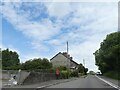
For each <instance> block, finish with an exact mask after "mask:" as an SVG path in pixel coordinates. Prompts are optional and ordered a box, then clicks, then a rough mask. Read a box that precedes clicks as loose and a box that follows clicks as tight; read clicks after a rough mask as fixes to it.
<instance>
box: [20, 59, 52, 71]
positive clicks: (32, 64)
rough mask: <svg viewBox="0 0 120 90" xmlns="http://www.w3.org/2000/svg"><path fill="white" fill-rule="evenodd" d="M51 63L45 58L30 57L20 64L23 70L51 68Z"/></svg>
mask: <svg viewBox="0 0 120 90" xmlns="http://www.w3.org/2000/svg"><path fill="white" fill-rule="evenodd" d="M51 68H52V63H50V62H49V61H48V60H47V59H46V58H43V59H41V58H38V59H33V60H32V59H31V60H28V61H26V62H25V63H23V64H22V69H23V70H37V69H51Z"/></svg>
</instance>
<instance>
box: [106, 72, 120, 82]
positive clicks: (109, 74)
mask: <svg viewBox="0 0 120 90" xmlns="http://www.w3.org/2000/svg"><path fill="white" fill-rule="evenodd" d="M119 75H120V73H118V72H115V71H110V72H107V73H105V74H104V76H106V77H109V78H113V79H117V80H120V77H119Z"/></svg>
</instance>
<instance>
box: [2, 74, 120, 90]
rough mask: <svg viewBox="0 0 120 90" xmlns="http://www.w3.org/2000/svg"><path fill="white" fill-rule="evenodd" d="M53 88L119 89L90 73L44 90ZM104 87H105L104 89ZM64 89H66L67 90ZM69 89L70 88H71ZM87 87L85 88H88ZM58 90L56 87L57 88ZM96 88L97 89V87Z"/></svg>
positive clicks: (10, 89) (39, 89) (20, 89)
mask: <svg viewBox="0 0 120 90" xmlns="http://www.w3.org/2000/svg"><path fill="white" fill-rule="evenodd" d="M48 88H49V89H50V88H52V89H51V90H53V88H66V89H67V88H69V89H70V88H71V89H72V88H86V89H90V88H91V89H92V90H93V89H94V88H101V89H99V90H118V89H115V88H113V87H112V86H110V85H108V84H107V83H105V82H103V81H102V80H100V79H98V78H97V77H96V76H94V75H88V76H87V77H86V78H83V77H81V78H78V79H76V80H72V81H69V82H64V83H60V84H56V85H51V86H49V87H46V88H43V89H42V90H49V89H48ZM103 88H104V89H103ZM66 89H64V90H66ZM69 89H68V90H69ZM86 89H85V90H86ZM91 89H90V90H91ZM2 90H41V88H38V87H35V88H14V89H13V88H9V89H8V88H4V89H2ZM55 90H56V89H55ZM95 90H96V89H95Z"/></svg>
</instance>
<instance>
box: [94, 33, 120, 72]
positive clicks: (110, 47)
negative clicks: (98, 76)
mask: <svg viewBox="0 0 120 90" xmlns="http://www.w3.org/2000/svg"><path fill="white" fill-rule="evenodd" d="M94 55H95V60H96V65H97V66H98V67H99V70H101V72H102V73H103V74H104V73H107V72H110V71H114V72H120V32H115V33H111V34H109V35H107V37H106V39H105V40H104V41H103V42H101V44H100V48H99V49H98V50H97V51H96V52H95V53H94Z"/></svg>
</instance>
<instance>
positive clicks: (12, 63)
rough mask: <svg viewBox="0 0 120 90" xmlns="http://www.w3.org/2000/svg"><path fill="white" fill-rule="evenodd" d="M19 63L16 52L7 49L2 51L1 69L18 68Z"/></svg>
mask: <svg viewBox="0 0 120 90" xmlns="http://www.w3.org/2000/svg"><path fill="white" fill-rule="evenodd" d="M19 64H20V60H19V55H18V54H17V52H13V51H10V50H9V49H6V50H3V51H2V69H18V67H17V66H19Z"/></svg>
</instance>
